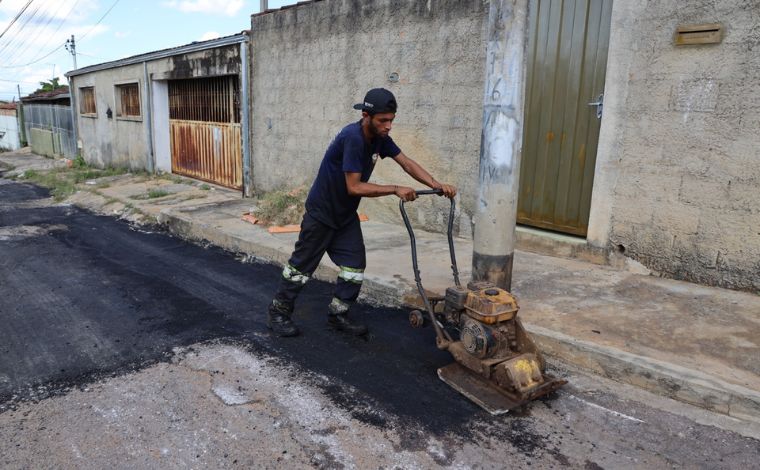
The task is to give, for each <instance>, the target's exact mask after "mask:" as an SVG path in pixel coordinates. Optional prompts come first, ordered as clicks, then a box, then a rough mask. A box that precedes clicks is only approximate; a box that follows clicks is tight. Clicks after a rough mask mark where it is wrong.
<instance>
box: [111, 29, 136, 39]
mask: <svg viewBox="0 0 760 470" xmlns="http://www.w3.org/2000/svg"><path fill="white" fill-rule="evenodd" d="M130 34H132V31H114V33H113V35H114V37H115V38H116V39H124V38H125V37H127V36H129V35H130Z"/></svg>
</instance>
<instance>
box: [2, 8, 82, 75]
mask: <svg viewBox="0 0 760 470" xmlns="http://www.w3.org/2000/svg"><path fill="white" fill-rule="evenodd" d="M79 1H80V0H76V1H75V2H74V4H73V5H72V6H71V8H70V9H69V12H68V13H66V15H65V16H64V17H63V18H61V20H60V21H59V22H58V26H57V27H56V28H55V31H53V32H52V33H50V34H48V35H47V36H48V40H47V41H46V42H45V44H43V45H40V46H39V47H38V48H37V49H38V50H47V48H48V46H50V43H51V42H52V41H53V40H54V39H55V36H56V34H58V31H60V29H61V27H62V26H63V24H64V23H65V22H66V20H67V19H68V18H69V16H71V13H72V12H73V11H74V10H75V9H76V6H77V4H78V3H79ZM65 3H66V2H59V3H58V9H57V10H55V12H54V13H53V15H52V16H51V17H50V19H49V20H48V21H47V23H45V25H44V26H43V27H42V29H43V30H44V29H45V28H47V27H48V25H49V24H50V23H51V21H52V20H53V18H55V17H56V16H57V15H58V12H59V11H60V7H61V5H63V4H65ZM32 45H34V42H33V41H28V43H27V44H26V47H25V48H24V49H23V50H21V48H20V47H19V48H18V49H17V50H16V53H15V54H12V55H11V56H9V57H8V60H7V61H5V62H7V63H13V62H14V61H16V60H17V59H18V58H19V57H24V55H25V53H26V51H28V50H29V48H30V47H31V46H32ZM32 60H36V59H32Z"/></svg>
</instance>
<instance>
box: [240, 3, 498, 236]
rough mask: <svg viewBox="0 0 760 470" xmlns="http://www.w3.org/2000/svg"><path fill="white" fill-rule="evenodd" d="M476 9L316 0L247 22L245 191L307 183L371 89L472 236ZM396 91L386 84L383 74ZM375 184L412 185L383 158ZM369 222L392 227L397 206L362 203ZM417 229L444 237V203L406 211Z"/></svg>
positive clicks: (477, 111) (477, 107)
mask: <svg viewBox="0 0 760 470" xmlns="http://www.w3.org/2000/svg"><path fill="white" fill-rule="evenodd" d="M487 17H488V4H487V3H486V2H484V1H482V0H467V1H464V0H436V1H432V0H431V1H416V0H402V1H399V0H353V1H344V0H322V1H318V2H313V3H306V4H302V5H299V6H297V7H293V8H289V9H286V10H282V11H278V12H275V13H269V14H265V15H255V16H253V17H252V30H251V50H252V75H253V79H252V94H251V96H252V125H251V129H252V131H251V146H252V158H253V180H254V188H255V189H256V191H258V192H262V191H270V190H274V189H278V188H282V187H293V186H297V185H310V184H311V182H312V180H313V178H314V176H315V175H316V172H317V169H318V167H319V164H320V162H321V160H322V157H323V156H324V151H325V149H326V148H327V146H328V145H329V143H330V141H331V140H332V138H333V137H334V136H335V134H337V133H338V132H339V131H340V129H341V128H342V127H343V126H345V125H346V124H348V123H350V122H352V121H355V120H358V119H359V118H360V117H361V116H360V113H359V112H358V111H355V110H353V109H352V105H353V104H354V103H357V102H359V101H361V99H362V98H363V97H364V93H365V92H366V91H367V90H368V89H370V88H374V87H385V88H388V89H390V90H391V91H393V93H394V94H395V95H396V98H397V100H398V104H399V111H398V113H397V116H396V121H395V123H394V128H393V131H392V132H391V136H392V137H393V139H394V140H395V141H396V142H397V143H398V144H399V146H400V147H401V149H402V150H403V151H404V153H405V154H406V155H408V156H409V157H411V158H413V159H415V160H416V161H418V162H419V163H421V164H422V165H423V166H424V167H425V168H427V169H428V170H429V171H430V172H431V173H432V174H433V176H435V177H436V178H437V179H439V180H440V181H446V182H450V183H452V184H456V185H457V186H458V187H459V188H460V194H461V197H460V198H459V199H458V202H459V207H460V208H461V211H460V212H459V213H458V215H457V220H456V230H457V231H458V232H459V234H461V235H463V236H469V235H470V234H471V215H472V212H473V207H474V198H475V196H476V194H477V191H476V189H477V179H478V158H479V153H480V135H481V132H480V128H481V121H482V103H483V77H484V72H485V39H484V35H485V26H486V22H485V20H486V19H487ZM394 73H395V74H397V75H398V81H397V82H393V81H391V80H389V76H390V75H391V74H394ZM372 181H373V182H377V183H381V184H382V183H388V184H391V183H393V184H404V185H409V186H415V187H417V186H419V183H416V182H414V181H413V180H411V178H409V177H408V176H406V175H405V174H404V173H403V171H401V170H400V168H399V167H398V165H396V164H395V163H393V162H392V161H390V160H385V161H382V162H380V163H379V164H378V165H377V167H376V168H375V172H374V174H373V177H372ZM362 204H363V205H362V208H361V210H362V211H364V212H366V213H368V215H369V216H370V217H371V218H373V219H374V220H384V221H393V222H397V223H399V225H400V227H401V229H403V225H401V218H400V216H399V214H398V199H397V198H395V197H385V198H378V199H368V198H365V199H364V202H363V203H362ZM409 210H410V217H411V218H412V219H413V221H414V223H415V224H417V225H418V226H425V227H428V228H437V229H443V227H444V225H443V224H444V222H445V218H444V216H445V215H446V214H447V213H448V212H447V210H448V202H447V201H445V200H442V198H428V199H426V200H423V201H419V202H415V203H414V205H410V207H409Z"/></svg>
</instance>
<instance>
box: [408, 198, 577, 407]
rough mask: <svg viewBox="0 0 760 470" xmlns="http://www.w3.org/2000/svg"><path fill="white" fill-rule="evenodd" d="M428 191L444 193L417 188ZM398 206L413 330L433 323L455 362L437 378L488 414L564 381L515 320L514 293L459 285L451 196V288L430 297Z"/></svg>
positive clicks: (439, 342)
mask: <svg viewBox="0 0 760 470" xmlns="http://www.w3.org/2000/svg"><path fill="white" fill-rule="evenodd" d="M427 194H442V191H440V190H423V191H417V195H418V196H422V195H427ZM399 208H400V210H401V216H402V217H403V219H404V224H405V225H406V229H407V230H408V231H409V238H410V239H411V244H412V265H413V267H414V280H415V282H416V283H417V289H418V290H419V292H420V297H422V301H423V303H424V306H425V310H426V311H425V312H422V311H420V310H413V311H412V312H410V313H409V322H410V323H411V325H412V326H413V327H415V328H420V327H423V326H426V325H429V324H432V325H433V328H434V329H435V335H436V345H437V346H438V348H439V349H443V350H447V351H449V352H450V353H451V355H452V356H453V357H454V360H455V361H456V362H454V363H452V364H449V365H447V366H445V367H441V368H440V369H438V376H439V377H440V378H441V380H443V381H444V382H446V383H447V384H449V385H450V386H451V387H453V388H454V389H455V390H457V391H458V392H460V393H461V394H463V395H464V396H466V397H467V398H469V399H470V400H472V401H473V402H475V403H476V404H478V405H479V406H481V407H482V408H483V409H485V410H486V411H488V412H489V413H491V414H492V415H498V414H502V413H506V412H507V411H509V410H510V409H512V408H516V407H518V406H521V405H523V404H525V403H527V402H529V401H531V400H533V399H535V398H538V397H540V396H542V395H545V394H547V393H549V392H552V391H554V390H556V389H558V388H559V387H561V386H562V385H564V384H566V383H567V381H566V380H562V379H557V378H555V377H552V376H551V375H549V374H547V373H546V372H545V369H546V365H545V363H544V359H543V357H542V356H541V353H540V352H539V351H538V349H537V348H536V345H535V343H534V342H533V340H532V339H531V338H530V336H529V335H528V333H527V332H526V331H525V328H523V326H522V323H521V322H520V319H519V318H517V311H518V309H519V307H518V305H517V300H516V299H515V297H514V296H513V295H512V294H510V293H509V292H507V291H506V290H504V289H500V288H498V287H496V286H494V285H492V284H489V283H487V282H470V283H469V284H468V285H467V287H466V288H465V287H462V285H461V284H460V282H459V272H458V270H457V262H456V256H455V253H454V238H453V235H452V229H453V225H454V209H455V202H454V200H453V199H451V211H450V213H449V226H448V239H449V254H450V255H451V269H452V271H453V274H454V286H452V287H449V288H447V289H446V294H445V295H444V296H429V295H427V293H426V292H425V289H424V288H423V287H422V280H421V278H420V270H419V267H418V263H417V244H416V241H415V238H414V231H413V230H412V226H411V224H410V223H409V217H408V216H407V213H406V209H405V208H404V201H403V200H402V201H401V202H400V203H399ZM452 334H453V335H454V336H452ZM454 337H458V339H454Z"/></svg>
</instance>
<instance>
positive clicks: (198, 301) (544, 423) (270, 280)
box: [0, 179, 757, 468]
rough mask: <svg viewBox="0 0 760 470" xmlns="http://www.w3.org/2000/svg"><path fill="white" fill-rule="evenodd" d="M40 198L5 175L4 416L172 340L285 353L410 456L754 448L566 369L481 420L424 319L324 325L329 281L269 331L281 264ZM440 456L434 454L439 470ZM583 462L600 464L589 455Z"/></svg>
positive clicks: (715, 456) (374, 318)
mask: <svg viewBox="0 0 760 470" xmlns="http://www.w3.org/2000/svg"><path fill="white" fill-rule="evenodd" d="M48 197H49V194H48V192H47V191H45V190H42V189H40V188H36V187H34V186H32V185H28V184H21V183H15V182H9V181H7V180H3V179H0V231H2V233H4V234H7V236H5V237H4V238H2V239H1V240H0V413H3V412H4V411H7V410H10V409H14V408H16V407H17V406H18V405H19V402H21V401H29V400H32V401H34V400H40V399H43V398H47V397H50V396H55V395H60V394H65V393H67V392H68V391H69V390H71V389H72V388H86V387H88V386H89V385H90V384H92V383H94V382H96V381H99V380H101V379H105V378H108V377H112V376H117V375H122V374H128V373H131V372H134V371H138V370H141V369H143V368H145V367H147V366H150V365H152V364H155V363H157V362H161V361H171V360H173V359H176V358H178V357H179V358H180V360H181V354H182V352H180V353H179V355H177V353H176V352H175V351H177V349H176V348H181V349H180V350H179V351H187V350H189V349H190V348H192V345H195V344H198V343H213V342H221V343H228V344H233V345H235V346H238V347H243V348H246V349H247V350H248V351H249V352H250V353H251V354H253V355H260V356H262V357H267V358H272V357H274V358H276V359H275V360H277V361H282V364H283V365H285V366H287V367H288V368H289V369H290V370H292V371H293V374H292V377H293V379H292V380H293V382H294V383H295V384H299V383H304V382H306V383H309V384H310V385H313V386H315V387H318V388H319V389H321V390H322V391H324V393H325V395H327V396H328V397H330V398H331V400H332V401H333V403H334V404H335V405H336V406H338V407H340V408H341V409H343V410H346V411H348V412H349V413H350V414H351V415H352V416H353V417H354V418H355V419H357V420H358V421H360V422H363V423H365V424H367V425H369V426H373V427H376V428H380V429H389V431H392V432H393V433H395V434H397V435H399V436H400V443H399V444H398V445H399V446H400V447H401V448H403V449H406V450H417V449H420V450H425V447H426V446H427V445H428V442H429V437H430V436H435V437H437V438H438V439H439V440H440V442H441V445H443V446H444V447H445V446H451V447H452V448H455V447H462V444H463V443H464V442H467V443H470V444H472V445H473V446H474V447H475V448H477V447H478V446H485V447H486V448H488V447H489V446H490V445H492V443H497V444H496V445H498V446H499V448H500V449H501V448H502V444H509V446H511V447H505V448H504V449H506V450H507V451H510V450H509V449H514V450H515V451H516V452H517V453H519V454H521V455H523V456H525V458H526V459H527V462H530V461H537V462H538V461H541V459H543V458H544V457H548V458H549V461H552V462H557V463H559V464H560V465H562V466H568V465H570V462H571V459H570V458H576V456H577V454H578V452H581V456H587V457H586V458H587V459H594V460H598V461H600V462H604V461H605V459H607V458H608V457H609V458H610V459H611V461H617V462H620V461H621V460H619V459H618V457H623V456H628V455H630V456H638V457H640V458H642V459H643V460H640V461H634V460H628V462H629V463H632V462H639V463H640V465H634V466H647V465H646V462H647V459H648V458H649V456H651V455H657V456H668V455H672V454H673V449H689V451H688V452H687V453H686V455H685V456H684V455H681V456H680V457H677V460H676V461H682V462H684V463H686V465H683V466H687V467H688V466H690V465H688V463H689V462H691V463H693V464H695V465H696V466H699V465H707V466H710V467H711V468H717V467H721V466H723V465H722V464H723V457H726V456H730V457H731V459H732V461H734V460H736V461H742V462H743V461H751V459H752V458H754V456H755V455H756V452H755V449H757V442H756V441H751V440H748V439H736V438H735V437H734V436H732V435H731V434H730V433H728V432H726V431H719V430H715V429H714V428H712V427H709V426H704V425H696V424H695V423H693V422H690V421H688V420H687V419H685V418H681V417H677V416H673V415H670V414H668V413H664V412H662V411H660V410H657V409H654V408H648V407H646V406H644V405H640V404H636V403H632V402H626V401H621V399H620V398H618V397H615V396H608V395H599V394H598V393H597V392H595V391H594V390H595V389H596V387H597V385H596V382H594V383H593V384H589V383H588V382H587V384H586V385H584V384H583V383H582V381H581V380H580V378H578V377H575V376H574V377H573V380H578V381H579V382H581V383H580V384H579V385H578V386H577V387H576V386H574V385H573V381H571V384H569V385H568V386H566V387H565V388H563V389H562V390H560V391H559V392H558V393H555V394H553V395H550V396H548V397H544V398H542V399H541V400H538V401H536V402H533V403H531V404H529V405H528V406H526V407H525V408H524V409H522V410H513V412H510V413H509V414H507V415H504V416H500V417H491V416H490V415H488V414H486V413H485V412H483V411H482V410H480V408H478V407H476V406H475V405H473V404H472V403H471V402H469V401H468V400H467V399H465V398H464V397H462V396H461V395H459V394H458V393H457V392H456V391H454V390H453V389H451V388H449V387H448V386H447V385H445V384H444V383H443V382H441V381H440V380H439V379H438V377H437V375H436V369H437V368H438V367H440V366H443V365H446V364H448V363H449V362H450V361H451V358H450V356H449V354H448V353H446V352H442V351H439V350H438V349H437V348H436V347H435V339H434V334H433V331H432V330H431V329H430V328H426V329H413V328H411V327H410V326H409V324H408V322H407V312H406V311H404V310H401V309H392V308H381V307H374V306H371V305H367V304H358V305H357V306H356V308H355V310H354V312H353V316H354V318H355V319H356V320H358V321H361V322H364V323H366V324H367V325H368V326H369V328H370V332H371V333H370V335H369V336H368V337H367V338H355V337H350V336H346V335H344V334H341V333H338V332H334V331H331V330H330V329H328V327H327V325H326V314H327V305H328V303H329V301H330V298H331V285H330V284H328V283H323V282H318V281H312V282H310V283H309V284H308V285H307V286H306V288H305V289H304V292H303V294H302V296H301V297H300V299H299V302H298V304H297V307H296V312H295V314H294V318H295V321H296V322H297V323H298V325H299V327H300V328H301V330H302V332H303V333H302V335H301V336H299V337H295V338H277V337H273V336H272V335H270V334H269V332H268V330H267V328H266V324H265V320H266V307H267V305H268V304H269V302H270V300H271V297H272V295H273V293H274V292H275V289H276V287H277V283H278V282H279V279H280V269H279V268H278V267H276V266H273V265H267V264H260V263H247V262H241V259H246V257H245V256H240V255H238V254H235V253H229V252H225V251H223V250H220V249H218V248H215V247H212V246H207V245H206V244H191V243H188V242H185V241H183V240H179V239H177V238H174V237H172V236H170V235H168V234H166V233H163V232H162V231H161V230H160V229H159V228H146V227H134V226H132V225H130V224H129V223H127V222H125V221H122V220H117V219H115V218H112V217H104V216H98V215H95V214H92V213H90V212H87V211H83V210H81V209H78V208H76V207H72V206H46V205H45V204H38V203H35V202H34V201H38V202H40V200H43V199H46V198H48ZM368 268H369V269H370V270H371V269H372V266H369V267H368ZM587 380H591V379H587ZM293 406H298V404H297V403H294V404H293ZM616 409H617V410H621V411H622V414H621V413H620V412H618V411H615V410H616ZM674 430H683V432H681V431H678V432H677V433H676V431H674ZM451 436H456V437H457V438H458V439H459V440H458V441H452V440H451ZM640 443H641V444H640ZM704 443H709V444H710V445H703V444H704ZM713 443H714V444H713ZM641 446H644V447H641ZM470 447H472V446H470ZM716 447H719V448H720V449H721V452H716ZM618 452H621V453H622V454H623V455H621V456H617V455H616V454H617V453H618ZM451 455H454V453H452V452H443V453H442V454H441V460H440V461H438V460H436V462H437V463H438V464H440V465H449V464H450V463H451V462H449V461H448V460H447V459H450V458H451V457H450V456H451ZM568 456H570V457H568ZM612 456H614V457H612ZM638 457H636V458H638ZM626 458H627V457H626ZM657 458H659V457H657ZM663 458H664V457H663ZM726 458H727V459H728V457H726ZM674 462H675V461H674ZM697 463H698V465H697ZM695 465H692V466H695ZM586 467H587V468H599V465H598V464H596V463H595V462H594V461H592V460H586Z"/></svg>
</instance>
